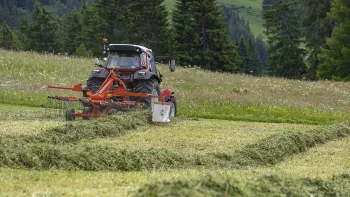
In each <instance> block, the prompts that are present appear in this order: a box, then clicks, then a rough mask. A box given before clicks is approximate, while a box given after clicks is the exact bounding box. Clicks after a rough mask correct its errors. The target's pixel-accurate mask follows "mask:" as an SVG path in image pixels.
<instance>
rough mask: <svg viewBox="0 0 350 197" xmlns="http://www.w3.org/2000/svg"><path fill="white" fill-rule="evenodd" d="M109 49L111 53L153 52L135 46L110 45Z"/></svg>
mask: <svg viewBox="0 0 350 197" xmlns="http://www.w3.org/2000/svg"><path fill="white" fill-rule="evenodd" d="M108 48H109V50H110V51H138V50H141V52H147V51H151V50H150V49H148V48H146V47H144V46H140V45H133V44H110V45H109V46H108Z"/></svg>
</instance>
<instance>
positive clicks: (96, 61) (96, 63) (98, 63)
mask: <svg viewBox="0 0 350 197" xmlns="http://www.w3.org/2000/svg"><path fill="white" fill-rule="evenodd" d="M95 65H96V66H98V67H103V66H102V65H101V64H100V61H99V60H98V58H96V59H95Z"/></svg>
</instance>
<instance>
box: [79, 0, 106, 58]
mask: <svg viewBox="0 0 350 197" xmlns="http://www.w3.org/2000/svg"><path fill="white" fill-rule="evenodd" d="M81 17H82V30H81V34H80V37H79V38H78V40H79V41H80V43H84V45H85V47H86V48H87V49H88V50H91V51H92V53H93V54H94V55H95V56H100V55H102V51H103V45H102V39H103V38H104V35H103V28H102V25H103V24H101V21H102V20H101V17H100V15H99V10H98V8H97V6H96V5H91V6H88V5H87V3H86V1H85V0H83V5H82V9H81Z"/></svg>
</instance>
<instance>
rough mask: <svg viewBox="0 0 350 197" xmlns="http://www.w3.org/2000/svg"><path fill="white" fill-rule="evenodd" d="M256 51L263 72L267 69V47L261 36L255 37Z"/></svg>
mask: <svg viewBox="0 0 350 197" xmlns="http://www.w3.org/2000/svg"><path fill="white" fill-rule="evenodd" d="M256 49H257V51H258V55H259V59H260V62H261V64H262V66H263V70H264V72H265V71H266V68H267V46H266V43H265V42H264V39H263V37H262V35H259V36H258V37H256Z"/></svg>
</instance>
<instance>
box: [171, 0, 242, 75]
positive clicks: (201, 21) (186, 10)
mask: <svg viewBox="0 0 350 197" xmlns="http://www.w3.org/2000/svg"><path fill="white" fill-rule="evenodd" d="M177 16H179V17H180V20H179V19H176V18H175V17H177ZM173 18H174V21H173V22H174V24H175V25H174V26H175V28H176V29H175V39H176V38H180V37H182V35H184V34H185V35H184V36H186V38H185V39H182V38H180V39H179V40H178V39H176V41H177V49H176V53H179V54H181V55H182V61H185V64H192V65H198V66H201V67H202V68H205V69H210V70H213V71H216V70H222V71H228V72H235V71H237V70H238V69H239V68H238V65H239V62H240V59H239V56H238V53H237V52H236V50H235V47H234V46H233V44H231V42H230V40H229V36H228V29H227V26H226V24H225V22H224V18H223V16H222V11H221V9H220V8H219V7H218V6H217V2H216V0H193V1H185V0H178V1H177V5H176V9H175V11H174V16H173ZM181 48H182V49H183V50H181ZM179 49H180V50H179ZM181 55H180V58H181ZM184 57H185V58H184ZM186 59H188V61H186Z"/></svg>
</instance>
